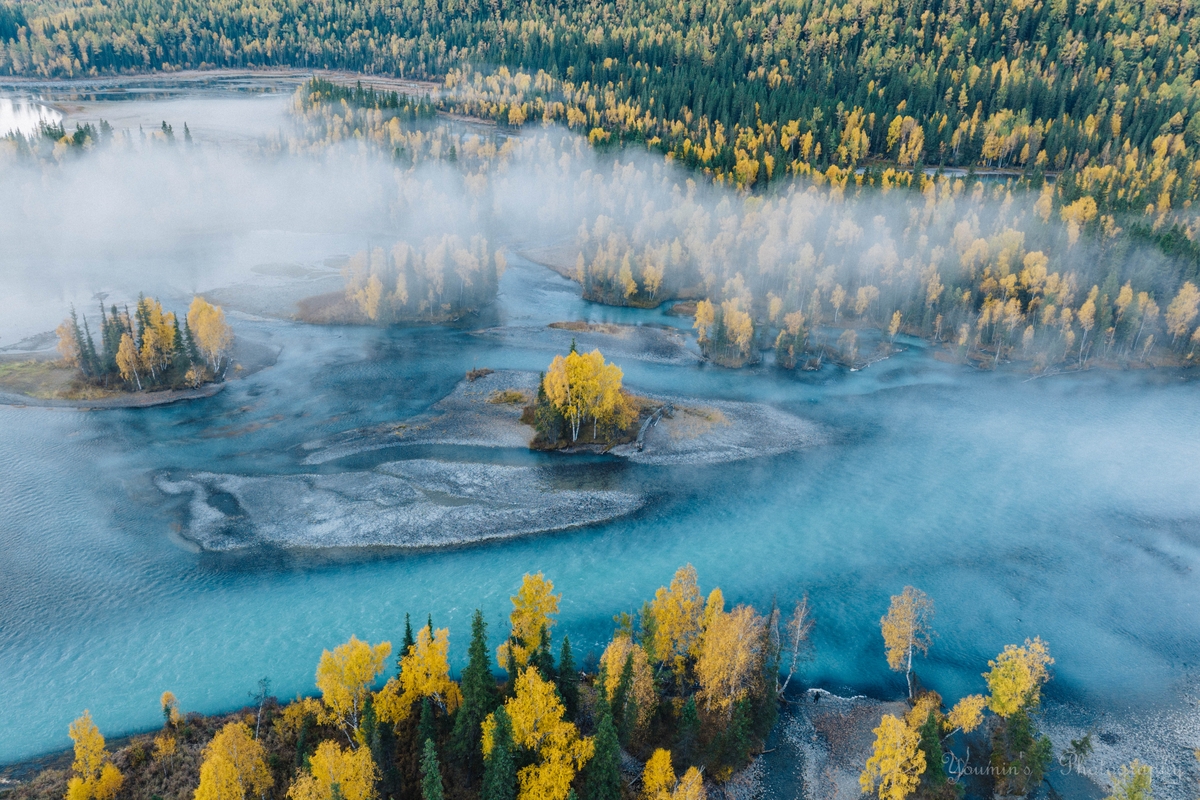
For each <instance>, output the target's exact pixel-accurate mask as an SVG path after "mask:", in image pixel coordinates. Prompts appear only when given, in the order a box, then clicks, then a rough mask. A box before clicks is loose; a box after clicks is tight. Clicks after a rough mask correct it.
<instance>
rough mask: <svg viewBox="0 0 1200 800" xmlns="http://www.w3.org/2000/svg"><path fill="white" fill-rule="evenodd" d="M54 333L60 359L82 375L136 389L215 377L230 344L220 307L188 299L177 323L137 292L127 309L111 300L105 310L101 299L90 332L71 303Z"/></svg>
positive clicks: (104, 383) (190, 384)
mask: <svg viewBox="0 0 1200 800" xmlns="http://www.w3.org/2000/svg"><path fill="white" fill-rule="evenodd" d="M57 333H58V352H59V355H60V356H61V357H62V361H63V363H65V364H67V365H68V366H71V367H75V368H76V369H78V370H79V374H80V377H81V378H82V379H83V380H85V381H87V382H89V383H92V384H95V385H98V386H104V387H105V388H124V389H129V390H137V391H139V392H140V391H147V390H152V389H164V388H178V387H182V386H187V387H192V388H195V387H197V386H200V385H201V384H203V383H208V382H211V381H214V380H221V379H223V378H224V377H225V373H226V372H227V370H228V367H229V359H228V355H229V351H230V349H231V348H232V346H233V330H232V329H231V328H230V327H229V324H228V323H227V322H226V321H225V312H224V311H223V310H222V309H221V308H220V307H219V306H213V305H212V304H210V303H208V302H206V301H205V300H204V299H203V298H200V297H195V298H193V299H192V305H191V307H190V308H189V309H188V313H187V315H186V316H185V317H184V319H183V324H182V325H180V321H179V318H178V317H177V316H176V315H175V313H174V312H172V311H164V310H163V307H162V304H161V303H159V301H158V300H156V299H154V298H153V297H145V296H144V295H143V296H140V297H139V298H138V301H137V305H136V306H135V307H134V310H133V312H132V313H131V312H130V310H129V307H128V306H126V307H124V308H123V309H118V308H117V306H116V305H115V304H114V305H112V306H111V308H110V309H109V310H108V311H107V312H106V311H105V309H104V305H103V303H102V304H101V305H100V322H99V330H98V331H97V336H96V337H93V335H92V329H91V325H90V324H89V322H88V320H87V317H86V316H85V317H84V318H83V324H82V325H81V324H80V322H79V317H78V315H77V314H76V313H75V309H74V308H72V309H71V315H70V316H69V317H67V318H66V319H65V320H63V322H62V324H60V325H59V326H58V329H57ZM97 340H98V341H99V344H97Z"/></svg>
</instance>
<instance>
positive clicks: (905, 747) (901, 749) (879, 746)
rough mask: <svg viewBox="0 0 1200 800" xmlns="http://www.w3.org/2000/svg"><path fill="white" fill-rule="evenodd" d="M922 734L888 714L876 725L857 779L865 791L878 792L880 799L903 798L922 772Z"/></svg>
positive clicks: (907, 794) (923, 766)
mask: <svg viewBox="0 0 1200 800" xmlns="http://www.w3.org/2000/svg"><path fill="white" fill-rule="evenodd" d="M920 743H921V735H920V734H919V733H918V732H917V731H916V730H914V729H913V728H910V727H909V726H908V725H906V724H905V723H904V721H903V720H900V719H897V718H896V717H894V716H892V715H891V714H886V715H884V717H883V719H882V720H880V722H879V727H878V728H876V729H875V746H874V750H873V752H872V753H871V757H870V758H868V759H867V764H866V767H865V769H863V772H862V774H861V775H859V777H858V783H859V785H860V786H861V787H862V790H863V792H864V793H870V792H877V793H878V795H879V798H880V800H904V798H906V797H908V796H909V795H910V794H912V792H913V790H915V789H916V788H917V784H919V783H920V780H921V775H922V774H924V772H925V766H926V764H925V753H924V752H923V751H922V750H921V748H920V746H919V745H920Z"/></svg>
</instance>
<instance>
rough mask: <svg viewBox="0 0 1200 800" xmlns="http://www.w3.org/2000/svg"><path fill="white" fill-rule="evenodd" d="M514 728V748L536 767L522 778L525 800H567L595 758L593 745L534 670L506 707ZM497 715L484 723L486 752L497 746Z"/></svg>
mask: <svg viewBox="0 0 1200 800" xmlns="http://www.w3.org/2000/svg"><path fill="white" fill-rule="evenodd" d="M504 710H505V712H506V713H507V715H508V718H509V720H510V721H511V723H512V737H513V743H514V745H516V746H517V747H519V748H522V749H523V750H525V751H526V752H527V753H529V754H530V755H531V756H532V757H533V758H534V762H533V763H532V764H529V766H526V767H522V768H521V769H520V770H519V771H518V773H517V782H518V786H519V793H518V797H519V798H520V800H566V797H567V794H568V793H569V792H570V790H571V781H572V780H573V779H574V777H575V774H576V773H577V772H578V771H579V770H580V768H582V767H583V766H584V765H585V764H586V763H587V762H588V759H590V758H591V757H592V754H593V752H594V745H593V741H592V739H590V738H585V737H581V736H580V735H579V731H578V730H577V729H576V728H575V725H574V723H571V722H568V721H567V720H565V719H564V718H563V715H564V713H565V709H564V708H563V705H562V701H561V700H559V698H558V692H557V691H556V690H555V688H554V684H552V683H550V682H548V681H546V680H543V679H542V677H541V676H540V675H539V674H538V671H537V670H536V669H534V668H533V667H526V668H525V669H523V670H522V671H521V673H520V674H519V675H518V676H517V679H516V693H515V695H514V696H513V697H512V698H511V699H509V700H508V701H507V702H506V703H505V704H504ZM496 725H497V723H496V715H495V714H491V715H489V716H488V718H487V719H486V720H484V723H483V752H484V756H485V757H486V756H488V755H490V753H491V752H492V748H493V747H494V745H495V731H496Z"/></svg>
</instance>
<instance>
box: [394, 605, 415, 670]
mask: <svg viewBox="0 0 1200 800" xmlns="http://www.w3.org/2000/svg"><path fill="white" fill-rule="evenodd" d="M416 643H417V640H416V639H415V638H414V637H413V629H412V622H411V621H410V620H409V618H408V614H405V615H404V640H403V641H402V642H400V652H399V654H398V655H397V656H396V667H397V668H399V667H400V662H401V661H402V660H403V659H404V657H405V656H406V655H408V651H409V650H410V649H411V648H412V646H413V645H414V644H416Z"/></svg>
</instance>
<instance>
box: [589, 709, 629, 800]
mask: <svg viewBox="0 0 1200 800" xmlns="http://www.w3.org/2000/svg"><path fill="white" fill-rule="evenodd" d="M585 771H586V772H587V800H621V743H620V742H619V741H618V740H617V729H616V728H615V727H614V726H613V720H612V715H611V714H608V713H605V714H603V715H602V716H601V717H600V724H599V725H597V726H596V753H595V755H593V756H592V760H591V761H589V762H588V765H587V767H586V768H585Z"/></svg>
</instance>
